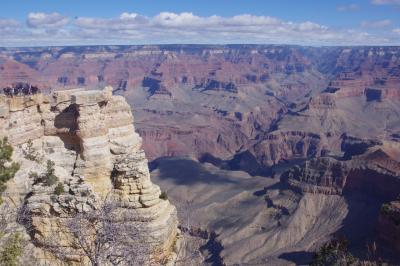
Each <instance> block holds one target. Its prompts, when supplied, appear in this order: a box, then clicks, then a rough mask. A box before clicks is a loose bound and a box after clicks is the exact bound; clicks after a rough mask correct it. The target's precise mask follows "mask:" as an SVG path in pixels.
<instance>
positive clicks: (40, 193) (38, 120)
mask: <svg viewBox="0 0 400 266" xmlns="http://www.w3.org/2000/svg"><path fill="white" fill-rule="evenodd" d="M1 100H2V101H1V102H2V105H0V107H1V108H0V111H1V114H0V121H1V131H0V133H1V134H2V136H7V137H8V138H9V139H10V142H11V143H12V144H13V145H14V146H15V147H16V148H17V149H16V156H17V157H18V156H19V157H18V158H21V160H22V161H24V162H28V160H26V159H23V158H22V157H23V155H22V152H20V150H19V149H21V151H22V149H23V147H25V146H26V144H25V143H26V142H28V140H32V141H33V143H34V144H35V145H34V147H35V149H36V150H37V152H38V154H40V156H42V158H41V160H40V161H39V162H30V163H23V164H22V168H21V171H19V172H18V174H17V176H16V178H15V180H13V181H15V182H19V183H23V182H25V181H24V180H28V174H29V171H31V170H32V169H34V170H35V171H38V172H39V173H41V172H43V171H44V164H45V162H46V161H47V160H51V161H53V162H54V163H55V174H56V175H57V177H58V179H59V181H61V182H62V184H63V187H64V193H61V194H60V195H56V194H54V186H55V185H53V186H50V187H47V186H44V185H41V184H40V183H39V184H36V185H33V186H32V184H33V180H29V182H28V183H29V184H28V185H26V186H25V187H22V188H21V189H22V191H21V189H19V188H18V186H17V185H15V186H10V187H12V188H13V189H14V191H17V190H18V191H20V192H19V193H20V194H21V196H22V197H24V195H26V194H28V193H29V195H28V197H27V199H26V207H27V208H28V209H29V211H30V215H31V220H32V226H33V228H32V229H33V232H34V233H33V238H34V241H35V243H37V244H39V245H40V244H42V245H46V244H47V243H48V241H49V238H51V237H54V232H58V235H57V237H56V239H58V242H59V243H58V245H60V246H65V247H66V248H68V245H69V244H68V243H69V241H68V237H69V236H68V232H66V231H65V229H66V228H65V223H66V222H67V221H68V219H70V217H71V215H73V213H79V212H87V211H90V210H93V209H96V208H98V206H99V204H101V202H102V201H104V200H105V199H106V198H107V199H113V200H114V202H115V203H116V207H115V210H114V211H115V215H117V216H118V215H121V214H126V215H129V216H130V217H135V220H137V221H136V222H137V223H138V224H137V226H138V227H139V228H140V230H138V231H139V234H140V239H141V242H140V243H136V244H135V245H144V246H147V247H148V248H147V250H155V249H157V250H161V253H160V254H158V255H157V256H161V257H162V259H163V260H164V261H168V260H169V259H173V258H175V257H176V256H175V255H173V249H174V248H173V245H175V243H176V238H177V234H178V229H177V213H176V209H175V207H174V206H172V205H171V204H170V203H169V201H168V200H161V199H160V197H159V196H160V193H161V191H160V188H159V187H158V186H157V185H154V184H153V183H152V182H151V180H150V174H149V170H148V167H147V160H146V157H145V154H144V152H143V150H142V149H141V143H142V140H141V138H140V137H139V135H138V134H137V133H136V132H135V128H134V126H133V124H132V122H133V116H132V113H131V110H130V107H129V105H128V104H127V103H126V101H125V100H124V98H123V97H120V96H112V88H111V87H107V88H106V89H105V90H104V91H82V90H80V89H77V90H71V91H58V92H55V93H54V94H53V95H52V102H51V103H49V101H48V99H47V98H46V97H44V96H43V95H35V97H30V98H26V97H14V98H6V99H4V97H3V98H2V99H1ZM18 145H20V146H18ZM19 147H21V148H19ZM35 168H36V169H35ZM24 193H25V194H24ZM129 222H130V221H127V223H129ZM46 252H47V251H45V253H46ZM47 253H48V252H47ZM50 253H51V252H50ZM147 255H148V256H149V261H150V258H151V257H153V255H154V254H147ZM161 257H159V258H157V259H161ZM153 259H155V257H153ZM46 260H47V261H46ZM68 260H70V261H71V262H73V263H77V262H79V261H80V260H79V258H76V257H70V258H68ZM50 261H54V257H52V256H51V254H50V255H48V256H45V257H44V259H43V264H45V263H49V262H50Z"/></svg>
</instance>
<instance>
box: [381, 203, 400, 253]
mask: <svg viewBox="0 0 400 266" xmlns="http://www.w3.org/2000/svg"><path fill="white" fill-rule="evenodd" d="M378 234H379V238H380V239H381V240H382V241H383V242H384V243H385V244H387V245H389V246H391V247H394V249H395V250H396V251H397V252H400V200H397V201H392V202H390V203H387V204H384V205H383V206H382V208H381V211H380V215H379V230H378Z"/></svg>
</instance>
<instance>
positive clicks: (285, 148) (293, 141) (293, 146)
mask: <svg viewBox="0 0 400 266" xmlns="http://www.w3.org/2000/svg"><path fill="white" fill-rule="evenodd" d="M321 150H322V143H321V137H320V136H319V135H318V134H314V133H311V132H303V131H287V132H284V131H276V132H272V133H270V134H268V135H266V136H265V137H264V140H263V141H261V142H260V143H258V144H256V145H254V147H253V148H252V151H253V152H254V154H256V157H257V158H260V159H261V160H260V163H261V164H263V165H267V166H271V165H274V164H277V163H279V162H281V161H284V160H289V159H293V158H310V157H311V158H312V157H315V156H319V155H320V154H321Z"/></svg>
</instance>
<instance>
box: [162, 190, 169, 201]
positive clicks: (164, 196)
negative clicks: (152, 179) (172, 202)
mask: <svg viewBox="0 0 400 266" xmlns="http://www.w3.org/2000/svg"><path fill="white" fill-rule="evenodd" d="M160 199H163V200H167V199H168V195H167V192H165V191H163V192H161V194H160Z"/></svg>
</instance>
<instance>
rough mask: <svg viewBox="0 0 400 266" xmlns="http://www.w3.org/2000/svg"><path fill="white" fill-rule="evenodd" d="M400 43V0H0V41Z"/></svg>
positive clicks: (18, 43) (12, 43)
mask: <svg viewBox="0 0 400 266" xmlns="http://www.w3.org/2000/svg"><path fill="white" fill-rule="evenodd" d="M171 43H172V44H176V43H179V44H183V43H185V44H186V43H188V44H191V43H198V44H240V43H254V44H297V45H312V46H326V45H400V0H354V1H351V0H350V1H349V0H347V1H344V0H1V1H0V46H3V47H10V46H53V45H57V46H58V45H102V44H171Z"/></svg>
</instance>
